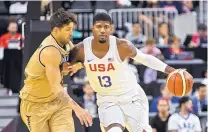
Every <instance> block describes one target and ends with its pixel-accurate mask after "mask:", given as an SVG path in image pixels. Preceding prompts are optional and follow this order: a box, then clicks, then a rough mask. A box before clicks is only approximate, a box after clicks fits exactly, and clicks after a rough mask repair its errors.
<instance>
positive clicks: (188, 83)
mask: <svg viewBox="0 0 208 132" xmlns="http://www.w3.org/2000/svg"><path fill="white" fill-rule="evenodd" d="M192 86H193V79H192V78H190V75H189V73H187V72H186V71H185V70H184V69H177V70H175V71H174V72H172V73H170V75H169V76H168V78H167V87H168V90H169V92H170V93H171V94H172V95H173V96H179V97H181V96H185V95H187V94H188V93H189V92H190V91H191V89H192Z"/></svg>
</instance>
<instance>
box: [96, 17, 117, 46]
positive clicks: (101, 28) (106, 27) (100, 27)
mask: <svg viewBox="0 0 208 132" xmlns="http://www.w3.org/2000/svg"><path fill="white" fill-rule="evenodd" d="M92 31H93V36H94V38H96V39H97V40H99V42H100V43H105V42H106V41H107V39H108V38H109V36H110V34H111V33H112V32H113V25H112V24H111V23H110V22H108V21H97V22H96V23H95V24H94V25H93V27H92Z"/></svg>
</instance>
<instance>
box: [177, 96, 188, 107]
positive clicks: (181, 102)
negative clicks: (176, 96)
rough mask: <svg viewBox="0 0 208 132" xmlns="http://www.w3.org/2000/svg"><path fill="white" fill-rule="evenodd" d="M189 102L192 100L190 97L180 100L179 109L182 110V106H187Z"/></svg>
mask: <svg viewBox="0 0 208 132" xmlns="http://www.w3.org/2000/svg"><path fill="white" fill-rule="evenodd" d="M189 100H191V99H190V98H189V97H188V96H184V97H182V98H180V100H179V108H181V106H182V104H185V103H186V102H188V101H189Z"/></svg>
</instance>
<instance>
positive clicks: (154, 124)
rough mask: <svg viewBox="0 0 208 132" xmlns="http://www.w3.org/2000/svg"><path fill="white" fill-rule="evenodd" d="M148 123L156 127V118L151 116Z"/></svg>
mask: <svg viewBox="0 0 208 132" xmlns="http://www.w3.org/2000/svg"><path fill="white" fill-rule="evenodd" d="M150 125H151V127H152V128H156V118H155V117H153V118H152V120H151V122H150Z"/></svg>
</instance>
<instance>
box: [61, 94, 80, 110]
mask: <svg viewBox="0 0 208 132" xmlns="http://www.w3.org/2000/svg"><path fill="white" fill-rule="evenodd" d="M64 98H67V100H68V102H67V103H68V104H69V106H70V107H71V108H72V109H73V110H76V109H78V108H80V106H79V105H78V104H77V103H76V102H75V101H74V100H73V99H72V98H71V97H70V96H69V94H68V93H67V92H66V91H65V92H64Z"/></svg>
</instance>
